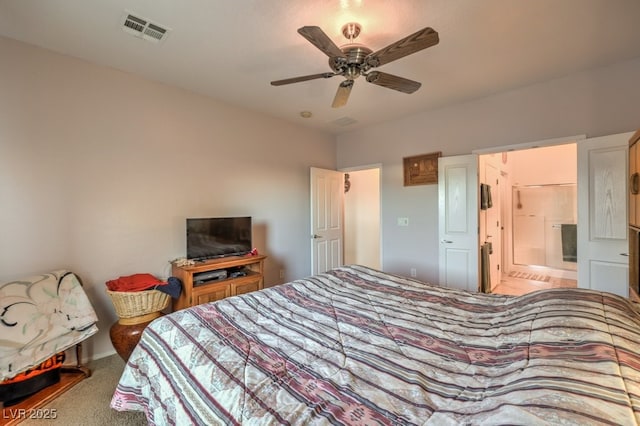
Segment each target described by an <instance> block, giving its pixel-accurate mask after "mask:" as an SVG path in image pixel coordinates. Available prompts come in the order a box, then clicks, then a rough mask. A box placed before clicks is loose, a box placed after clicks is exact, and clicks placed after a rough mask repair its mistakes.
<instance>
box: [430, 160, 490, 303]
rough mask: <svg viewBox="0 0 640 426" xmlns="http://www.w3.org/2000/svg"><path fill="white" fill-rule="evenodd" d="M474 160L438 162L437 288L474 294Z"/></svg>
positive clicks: (476, 273) (476, 272) (476, 251)
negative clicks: (438, 282) (467, 291)
mask: <svg viewBox="0 0 640 426" xmlns="http://www.w3.org/2000/svg"><path fill="white" fill-rule="evenodd" d="M478 208H479V204H478V156H477V155H475V154H473V155H460V156H453V157H440V158H438V214H439V223H438V228H439V237H440V256H439V269H440V285H443V286H447V287H453V288H459V289H462V290H470V291H478V283H479V276H480V266H479V262H478V260H479V242H478Z"/></svg>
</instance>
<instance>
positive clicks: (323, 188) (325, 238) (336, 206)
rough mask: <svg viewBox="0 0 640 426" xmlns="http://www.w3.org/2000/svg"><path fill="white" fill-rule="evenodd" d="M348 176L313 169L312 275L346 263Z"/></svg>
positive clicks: (332, 171) (331, 171)
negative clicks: (345, 189) (344, 232)
mask: <svg viewBox="0 0 640 426" xmlns="http://www.w3.org/2000/svg"><path fill="white" fill-rule="evenodd" d="M343 206H344V174H343V173H342V172H337V171H335V170H325V169H318V168H315V167H311V235H310V236H311V274H312V275H315V274H319V273H322V272H326V271H328V270H330V269H333V268H337V267H338V266H341V265H342V263H343V227H344V225H343V223H344V220H343Z"/></svg>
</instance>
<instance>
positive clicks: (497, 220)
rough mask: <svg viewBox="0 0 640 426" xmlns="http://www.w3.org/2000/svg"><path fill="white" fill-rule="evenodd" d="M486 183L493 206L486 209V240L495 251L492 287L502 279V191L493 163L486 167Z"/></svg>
mask: <svg viewBox="0 0 640 426" xmlns="http://www.w3.org/2000/svg"><path fill="white" fill-rule="evenodd" d="M485 176H486V183H487V184H489V185H491V197H492V200H493V207H491V208H488V209H487V210H486V216H485V219H486V223H485V232H486V235H485V242H487V243H491V245H492V246H493V251H492V252H491V254H490V255H489V266H490V270H489V271H490V272H489V275H490V276H491V288H493V287H495V286H497V285H498V284H500V280H501V279H502V267H501V265H500V264H501V263H502V223H501V220H502V219H501V218H502V209H501V207H502V200H501V198H502V197H501V193H500V180H501V176H500V170H498V169H497V168H496V167H495V166H493V165H491V164H487V165H486V168H485Z"/></svg>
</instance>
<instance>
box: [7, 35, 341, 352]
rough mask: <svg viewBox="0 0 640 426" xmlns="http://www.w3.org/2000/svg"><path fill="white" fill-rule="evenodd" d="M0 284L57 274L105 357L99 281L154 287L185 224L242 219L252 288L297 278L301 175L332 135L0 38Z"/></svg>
mask: <svg viewBox="0 0 640 426" xmlns="http://www.w3.org/2000/svg"><path fill="white" fill-rule="evenodd" d="M0 58H2V59H1V60H0V94H1V95H0V203H1V208H0V282H3V281H6V280H8V279H11V278H17V277H20V276H22V275H25V274H33V273H39V272H46V271H48V270H51V269H57V268H68V269H70V270H73V271H74V272H76V273H77V274H78V275H79V276H80V277H81V279H82V280H83V282H84V284H85V286H86V290H87V293H88V295H89V297H90V299H91V301H92V302H93V304H94V306H95V308H96V311H97V313H98V316H99V318H100V322H99V324H98V326H99V328H100V334H99V335H98V336H97V337H96V338H93V339H92V340H91V342H89V345H88V353H89V355H98V356H100V355H103V354H105V353H107V352H111V351H112V350H113V349H112V347H111V343H110V341H109V338H108V330H109V327H110V326H111V324H112V323H113V321H114V320H115V314H114V312H113V308H112V305H111V302H110V301H109V299H108V298H107V296H106V295H105V292H104V282H105V281H107V280H109V279H112V278H117V277H119V276H121V275H129V274H133V273H137V272H149V273H152V274H155V275H157V276H160V277H163V278H166V277H167V276H168V275H169V274H170V267H169V263H168V261H169V260H170V259H173V258H176V257H180V256H184V255H185V229H184V226H185V224H184V221H185V218H186V217H188V216H234V215H243V216H244V215H248V216H252V217H253V221H254V245H255V246H256V247H257V248H258V249H259V250H260V251H261V252H263V253H265V254H267V255H268V256H269V258H268V260H267V263H266V269H267V271H266V272H267V278H266V284H267V285H273V284H276V283H278V282H282V279H280V278H279V272H280V269H284V271H285V278H284V279H285V280H287V281H288V280H291V279H294V278H300V277H303V276H306V275H308V274H309V273H310V244H309V236H308V233H309V228H310V226H309V167H310V166H316V167H322V168H335V166H336V160H335V158H336V151H335V141H334V139H333V138H332V137H329V136H326V135H323V134H321V133H318V132H314V131H311V130H307V129H304V128H301V127H296V126H294V125H291V124H287V123H285V122H281V121H278V120H275V119H271V118H268V117H265V116H261V115H257V114H255V113H252V112H250V111H246V110H239V109H235V108H233V107H230V106H226V105H223V104H220V103H218V102H216V101H213V100H211V99H209V98H205V97H202V96H198V95H195V94H193V93H189V92H186V91H183V90H179V89H175V88H171V87H168V86H165V85H162V84H158V83H155V82H150V81H146V80H143V79H141V78H138V77H136V76H134V75H131V74H126V73H123V72H119V71H116V70H113V69H109V68H105V67H100V66H96V65H93V64H89V63H87V62H84V61H81V60H76V59H73V58H70V57H67V56H63V55H59V54H55V53H51V52H48V51H45V50H42V49H38V48H35V47H30V46H27V45H25V44H21V43H18V42H14V41H11V40H9V39H3V38H0Z"/></svg>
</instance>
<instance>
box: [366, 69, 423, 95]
mask: <svg viewBox="0 0 640 426" xmlns="http://www.w3.org/2000/svg"><path fill="white" fill-rule="evenodd" d="M367 81H368V82H369V83H373V84H377V85H378V86H382V87H386V88H387V89H393V90H397V91H399V92H403V93H413V92H415V91H416V90H418V89H419V88H420V86H422V83H418V82H417V81H413V80H409V79H407V78H402V77H398V76H397V75H393V74H387V73H386V72H380V71H372V72H370V73H369V74H367Z"/></svg>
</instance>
